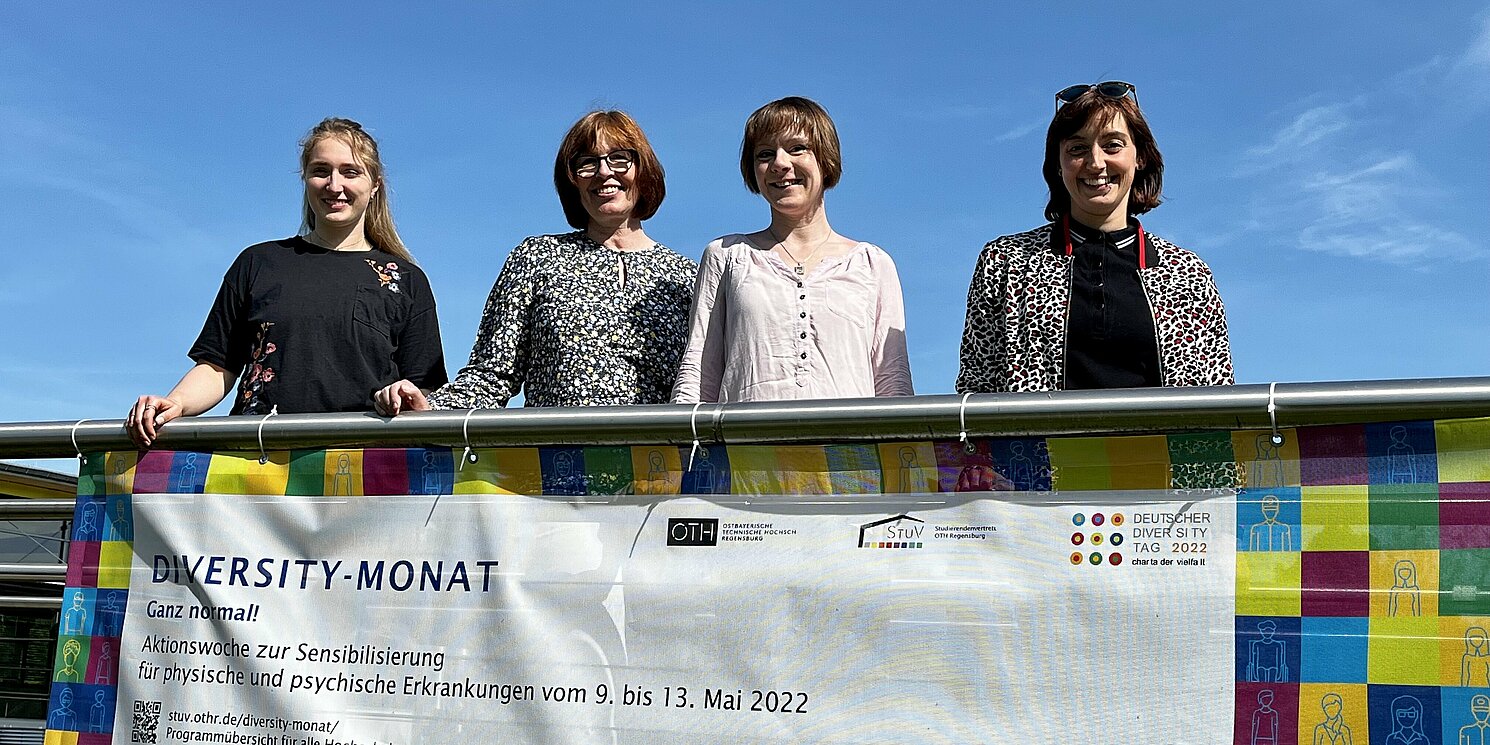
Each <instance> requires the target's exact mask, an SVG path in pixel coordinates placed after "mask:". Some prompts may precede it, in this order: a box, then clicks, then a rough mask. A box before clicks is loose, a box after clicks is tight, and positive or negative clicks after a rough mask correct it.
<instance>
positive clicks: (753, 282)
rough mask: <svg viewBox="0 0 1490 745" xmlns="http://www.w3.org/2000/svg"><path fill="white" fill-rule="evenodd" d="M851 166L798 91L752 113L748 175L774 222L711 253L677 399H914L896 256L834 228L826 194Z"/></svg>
mask: <svg viewBox="0 0 1490 745" xmlns="http://www.w3.org/2000/svg"><path fill="white" fill-rule="evenodd" d="M842 171H843V161H842V158H841V156H840V149H839V144H838V132H837V130H836V129H835V128H834V126H833V120H832V119H830V118H829V117H828V112H827V111H825V110H823V107H822V106H820V105H818V104H817V103H816V102H814V101H811V100H808V99H806V98H799V97H795V96H793V97H789V98H783V99H780V100H778V101H772V102H771V103H769V104H766V105H765V106H763V107H761V108H760V109H758V110H757V111H756V112H755V113H753V114H751V115H750V119H749V120H748V121H746V123H745V138H744V141H743V142H742V143H741V147H740V174H741V176H743V177H744V179H745V188H747V189H749V190H750V191H752V192H754V193H756V194H759V195H761V197H763V198H764V199H765V200H766V204H767V206H769V207H770V210H771V221H770V223H769V224H768V225H767V226H766V227H765V228H764V229H761V230H757V231H755V232H753V233H748V234H733V235H727V236H724V237H723V238H719V239H717V240H715V241H714V242H712V243H710V244H709V245H708V247H707V248H705V249H704V257H703V261H702V262H701V263H700V268H699V274H698V287H697V290H696V292H695V296H694V300H693V311H692V321H691V324H690V327H689V333H688V348H687V351H686V352H684V354H683V363H682V367H681V369H680V370H679V372H678V384H677V387H676V388H674V390H673V401H675V402H679V403H693V402H698V401H708V402H729V401H763V400H779V399H802V398H840V397H868V396H909V395H911V394H912V392H913V391H912V390H911V368H910V360H909V358H908V357H907V355H906V343H905V308H904V306H903V305H902V301H901V293H900V277H899V275H898V274H896V271H895V262H893V261H891V260H890V255H889V254H887V253H885V252H884V250H882V249H881V248H879V247H878V246H875V245H874V244H871V243H865V242H863V241H856V240H853V239H851V238H846V237H844V236H843V235H840V234H839V233H838V232H836V231H834V230H833V226H832V225H830V224H829V223H828V214H827V209H826V206H825V205H824V198H823V197H824V194H825V193H826V192H827V190H829V189H831V188H833V187H834V186H835V185H836V184H837V183H838V179H839V176H840V175H841V174H842Z"/></svg>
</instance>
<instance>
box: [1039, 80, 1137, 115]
mask: <svg viewBox="0 0 1490 745" xmlns="http://www.w3.org/2000/svg"><path fill="white" fill-rule="evenodd" d="M1087 91H1096V92H1097V95H1099V96H1105V97H1107V98H1132V99H1133V103H1138V88H1136V87H1134V85H1133V84H1132V83H1129V82H1125V81H1122V80H1109V81H1107V82H1104V83H1097V84H1095V85H1091V84H1086V83H1083V84H1080V85H1073V86H1071V87H1069V88H1062V89H1061V90H1060V91H1059V92H1058V93H1056V94H1055V108H1056V110H1057V111H1059V110H1060V108H1061V107H1062V106H1065V105H1066V104H1068V103H1075V102H1076V99H1078V98H1081V96H1082V94H1084V93H1086V92H1087Z"/></svg>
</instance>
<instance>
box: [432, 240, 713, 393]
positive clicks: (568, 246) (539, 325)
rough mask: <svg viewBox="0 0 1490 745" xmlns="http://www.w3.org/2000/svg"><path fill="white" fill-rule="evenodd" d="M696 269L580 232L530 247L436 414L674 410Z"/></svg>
mask: <svg viewBox="0 0 1490 745" xmlns="http://www.w3.org/2000/svg"><path fill="white" fill-rule="evenodd" d="M697 271H698V265H697V264H695V263H694V262H693V260H691V259H688V258H685V257H683V256H680V255H678V254H677V253H675V252H673V251H672V250H671V249H668V248H666V247H665V246H662V245H661V244H657V245H653V246H652V247H651V248H647V249H643V250H639V251H618V250H615V249H612V248H609V247H607V246H604V245H602V244H600V243H597V242H596V241H594V240H593V239H591V238H590V237H589V236H588V235H586V234H585V232H584V231H578V232H574V233H565V234H562V235H540V236H534V237H531V238H528V239H526V240H524V241H523V242H522V243H521V244H519V245H518V246H517V248H515V249H513V250H512V254H511V255H510V256H508V257H507V263H506V264H504V265H503V266H502V272H501V274H499V275H498V276H497V282H496V284H495V285H493V286H492V290H491V295H490V296H488V297H487V300H486V310H485V311H483V312H482V315H481V328H480V329H479V330H478V331H477V333H476V343H475V344H474V345H473V346H472V347H471V359H470V361H469V362H468V363H467V364H466V366H465V367H464V368H462V369H461V371H460V373H459V374H458V375H456V376H455V380H453V381H451V382H450V383H449V384H447V385H445V386H444V387H443V388H440V389H439V390H437V391H435V392H434V393H433V394H431V395H430V397H429V401H430V405H431V406H433V407H434V408H437V409H476V408H496V407H500V406H506V405H507V401H508V399H510V398H512V397H513V396H515V395H517V393H518V391H519V390H523V393H524V400H525V401H526V405H528V406H606V405H621V404H653V403H667V401H668V398H669V396H670V394H671V391H672V387H673V382H674V380H675V379H676V378H677V375H678V359H679V357H681V356H682V354H683V346H684V344H685V342H686V341H687V337H688V309H689V306H690V304H691V303H692V301H693V282H694V276H695V274H696V273H697Z"/></svg>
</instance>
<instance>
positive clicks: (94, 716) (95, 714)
mask: <svg viewBox="0 0 1490 745" xmlns="http://www.w3.org/2000/svg"><path fill="white" fill-rule="evenodd" d="M108 708H109V707H108V706H106V705H105V704H104V692H103V691H95V692H94V693H93V709H92V711H90V712H89V713H88V731H89V732H103V731H105V730H106V729H107V728H108V723H107V722H106V721H104V720H105V719H106V718H107V717H108Z"/></svg>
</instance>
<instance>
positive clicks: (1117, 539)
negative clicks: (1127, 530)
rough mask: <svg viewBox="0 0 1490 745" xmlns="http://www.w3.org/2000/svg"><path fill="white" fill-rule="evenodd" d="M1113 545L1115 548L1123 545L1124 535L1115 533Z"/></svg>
mask: <svg viewBox="0 0 1490 745" xmlns="http://www.w3.org/2000/svg"><path fill="white" fill-rule="evenodd" d="M1112 545H1114V546H1121V545H1123V534H1122V533H1113V534H1112Z"/></svg>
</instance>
